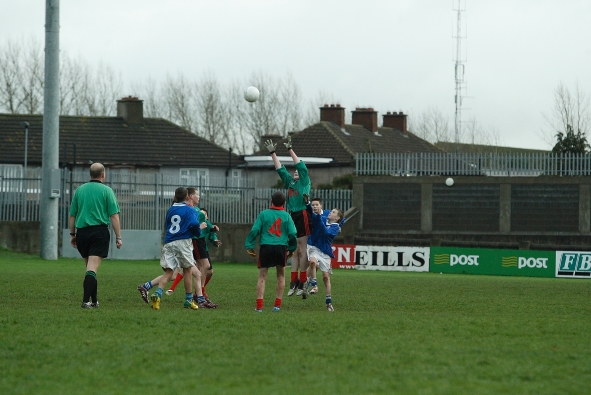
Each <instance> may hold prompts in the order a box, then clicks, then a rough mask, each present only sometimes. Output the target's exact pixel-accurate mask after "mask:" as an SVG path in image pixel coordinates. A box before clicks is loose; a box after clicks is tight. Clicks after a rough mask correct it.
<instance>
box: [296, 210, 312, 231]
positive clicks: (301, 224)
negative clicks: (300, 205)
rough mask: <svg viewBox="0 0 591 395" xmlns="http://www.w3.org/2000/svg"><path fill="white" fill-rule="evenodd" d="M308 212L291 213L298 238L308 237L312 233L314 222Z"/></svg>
mask: <svg viewBox="0 0 591 395" xmlns="http://www.w3.org/2000/svg"><path fill="white" fill-rule="evenodd" d="M311 218H312V217H311V216H310V213H309V212H308V210H302V211H296V212H295V213H291V219H293V223H294V224H295V227H296V231H297V234H298V237H302V236H307V235H309V234H310V233H312V221H311Z"/></svg>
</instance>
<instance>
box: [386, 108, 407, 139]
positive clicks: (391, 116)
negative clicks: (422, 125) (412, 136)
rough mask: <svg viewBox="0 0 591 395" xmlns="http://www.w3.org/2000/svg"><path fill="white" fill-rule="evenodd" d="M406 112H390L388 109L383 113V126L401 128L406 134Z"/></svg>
mask: <svg viewBox="0 0 591 395" xmlns="http://www.w3.org/2000/svg"><path fill="white" fill-rule="evenodd" d="M406 116H407V115H406V114H404V113H402V111H400V112H399V113H396V111H394V112H392V113H391V112H390V111H388V112H387V113H386V115H382V117H383V120H384V122H383V126H384V127H385V128H394V129H398V130H400V131H401V132H402V133H404V134H406Z"/></svg>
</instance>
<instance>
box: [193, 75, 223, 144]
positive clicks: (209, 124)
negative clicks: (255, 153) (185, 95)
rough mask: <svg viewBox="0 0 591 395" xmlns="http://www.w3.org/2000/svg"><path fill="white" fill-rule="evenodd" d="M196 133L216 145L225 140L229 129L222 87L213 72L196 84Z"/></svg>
mask: <svg viewBox="0 0 591 395" xmlns="http://www.w3.org/2000/svg"><path fill="white" fill-rule="evenodd" d="M196 101H197V103H196V104H197V109H198V112H197V115H198V120H197V121H198V128H197V130H198V134H199V135H200V136H201V137H203V138H205V139H207V140H208V141H211V142H212V143H214V144H217V145H224V143H225V142H227V137H228V136H227V133H228V131H229V123H228V115H227V113H228V109H227V105H226V103H224V101H223V98H222V89H221V87H220V84H219V82H218V81H217V80H216V79H215V76H214V75H213V73H211V72H208V73H206V75H205V76H204V78H203V80H202V81H201V82H200V83H199V84H198V89H197V92H196Z"/></svg>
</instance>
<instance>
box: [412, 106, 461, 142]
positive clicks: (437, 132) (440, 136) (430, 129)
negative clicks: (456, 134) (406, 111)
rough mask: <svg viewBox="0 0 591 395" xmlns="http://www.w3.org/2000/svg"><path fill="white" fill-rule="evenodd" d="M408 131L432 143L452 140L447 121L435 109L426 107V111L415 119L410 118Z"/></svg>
mask: <svg viewBox="0 0 591 395" xmlns="http://www.w3.org/2000/svg"><path fill="white" fill-rule="evenodd" d="M408 129H409V130H410V131H412V133H414V134H415V135H416V136H418V137H420V138H422V139H424V140H427V141H430V142H432V143H436V142H438V141H452V140H453V136H452V132H451V129H450V127H449V121H448V120H447V118H446V117H445V116H444V115H443V113H442V112H441V111H440V110H439V109H437V108H435V107H428V108H427V110H425V111H424V112H422V113H420V114H419V115H418V116H417V117H416V118H415V117H410V119H409V127H408Z"/></svg>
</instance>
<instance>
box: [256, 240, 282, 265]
mask: <svg viewBox="0 0 591 395" xmlns="http://www.w3.org/2000/svg"><path fill="white" fill-rule="evenodd" d="M286 264H287V247H286V246H280V245H269V244H263V245H262V246H261V249H260V250H259V261H258V267H259V268H261V267H274V266H280V267H285V265H286Z"/></svg>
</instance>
